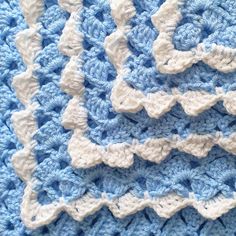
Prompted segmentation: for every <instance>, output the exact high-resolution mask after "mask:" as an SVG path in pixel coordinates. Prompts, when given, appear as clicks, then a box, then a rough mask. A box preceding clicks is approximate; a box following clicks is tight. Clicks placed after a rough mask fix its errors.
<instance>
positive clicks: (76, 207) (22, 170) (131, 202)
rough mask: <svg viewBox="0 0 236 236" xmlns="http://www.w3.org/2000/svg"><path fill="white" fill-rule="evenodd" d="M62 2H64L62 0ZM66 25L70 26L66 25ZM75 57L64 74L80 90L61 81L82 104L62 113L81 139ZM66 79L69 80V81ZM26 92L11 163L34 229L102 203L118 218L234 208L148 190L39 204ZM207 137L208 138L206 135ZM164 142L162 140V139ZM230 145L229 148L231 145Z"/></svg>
mask: <svg viewBox="0 0 236 236" xmlns="http://www.w3.org/2000/svg"><path fill="white" fill-rule="evenodd" d="M38 1H40V0H38ZM62 2H64V1H62ZM65 2H67V1H66V0H65ZM72 9H74V8H72ZM71 17H72V18H73V17H74V14H72V15H71ZM67 27H69V26H68V25H67ZM63 32H68V31H67V30H66V29H65V30H63ZM30 45H33V44H31V43H29V42H28V46H30ZM66 48H68V45H67V46H66ZM30 51H31V50H29V52H30ZM36 51H37V50H36ZM36 51H35V54H34V55H36V53H37V52H36ZM68 52H71V50H69V51H68ZM33 59H34V57H32V60H33ZM77 59H78V58H77V57H76V56H72V57H71V60H70V63H68V64H67V66H66V68H67V70H65V73H64V75H66V74H67V73H69V74H70V73H72V74H71V75H73V76H72V77H71V79H73V80H72V82H74V85H75V86H78V89H79V90H77V91H76V89H75V88H76V87H73V86H72V89H71V86H70V84H69V85H68V84H67V83H66V84H67V85H68V86H69V87H67V86H66V84H64V86H65V90H67V91H71V94H73V96H74V98H73V99H71V101H70V103H74V102H76V103H77V102H78V99H79V101H80V105H81V106H77V109H76V112H74V113H71V114H70V118H71V119H72V121H71V119H69V120H67V119H68V118H69V117H68V115H64V122H65V124H66V125H68V126H70V127H74V128H78V127H79V128H78V129H77V130H76V131H75V134H76V135H80V136H81V138H83V131H84V129H86V127H87V124H86V111H85V110H84V108H83V106H82V105H83V102H82V100H81V99H80V97H82V96H83V88H81V85H82V83H81V81H82V80H81V78H82V77H81V75H80V74H79V72H78V68H77V63H76V62H77ZM70 70H71V71H70ZM27 71H28V69H27ZM29 73H30V74H31V75H32V71H31V70H29ZM23 74H24V73H22V75H23ZM74 76H75V77H74ZM64 79H66V77H65V76H64ZM26 80H28V82H29V83H28V84H31V82H32V81H33V82H32V83H33V84H34V85H35V78H34V77H32V76H26ZM66 81H67V82H68V80H66ZM69 81H70V80H69ZM64 82H65V81H64ZM16 87H17V86H16ZM29 87H31V86H29ZM33 87H34V86H33ZM36 87H37V86H36ZM62 87H63V83H62ZM15 89H16V90H17V92H18V94H20V95H21V93H23V91H24V90H21V89H20V90H18V88H15ZM25 91H26V92H27V93H29V94H28V95H27V96H26V97H27V98H28V99H26V100H27V101H25V100H24V99H21V101H22V102H24V104H25V105H26V109H25V110H23V111H20V112H16V113H14V115H13V117H12V120H13V124H14V128H15V132H16V134H17V136H18V137H19V139H20V141H21V142H22V144H23V145H24V149H22V150H20V151H18V152H17V154H16V155H15V157H14V158H13V165H14V168H15V169H16V171H17V172H18V174H19V176H20V177H21V178H22V179H23V180H24V181H25V182H26V188H25V191H24V196H23V201H22V205H21V217H22V220H23V222H24V223H25V225H26V226H27V227H29V228H32V229H35V228H38V227H40V226H42V225H45V224H48V223H50V222H51V221H52V220H53V219H55V218H56V217H57V216H58V214H59V213H60V212H61V211H67V212H68V214H70V215H71V216H72V217H73V218H74V219H75V220H79V221H81V220H83V218H84V217H86V216H88V215H90V214H93V213H94V212H96V211H98V210H99V209H100V208H101V207H102V206H105V205H106V206H108V207H109V209H110V210H111V212H112V213H113V214H114V216H116V217H119V218H122V217H125V216H127V215H130V214H133V213H135V212H137V211H140V210H142V209H143V208H145V207H152V208H153V209H154V210H155V211H156V212H157V214H159V215H160V216H162V217H167V218H169V217H171V216H172V215H173V214H175V213H176V212H177V211H179V210H180V209H182V208H185V207H186V206H193V207H194V208H196V209H197V210H198V211H199V212H200V213H201V214H202V215H203V216H205V217H207V218H210V219H215V218H217V217H219V216H220V215H222V214H223V213H225V212H227V211H229V210H230V209H231V208H233V207H234V206H235V205H236V199H227V198H225V197H223V196H218V197H216V198H214V199H212V200H209V201H198V200H197V199H196V198H195V197H194V196H193V195H192V194H191V196H190V198H182V197H180V196H178V195H177V194H169V195H167V196H165V197H161V198H156V199H154V198H151V197H150V196H148V194H147V193H146V194H145V197H144V198H142V199H139V198H137V197H135V196H133V195H132V194H131V193H127V194H125V195H124V196H122V197H120V198H116V199H112V200H111V199H109V198H108V197H107V196H106V194H102V197H101V198H100V199H97V198H94V197H92V196H91V195H85V196H83V197H82V198H80V199H78V200H76V201H74V202H71V203H66V202H65V201H63V199H59V201H58V202H53V203H51V204H48V205H41V204H39V203H38V201H37V193H36V192H34V191H33V186H35V184H36V183H37V180H36V179H34V178H32V172H33V170H34V168H35V165H36V163H35V159H34V156H33V153H32V148H33V147H34V145H35V143H34V142H33V141H32V136H33V134H34V132H35V130H36V129H37V127H36V126H35V125H36V122H35V120H34V117H33V111H34V110H35V109H36V107H37V104H30V98H31V97H32V96H33V95H34V94H35V92H36V91H34V90H32V89H26V90H25ZM75 92H76V95H75V94H74V93H75ZM20 97H24V96H23V95H22V96H20ZM67 112H68V110H67ZM77 112H78V113H77ZM65 113H66V112H65ZM78 118H79V120H80V121H81V122H79V123H77V119H78ZM74 121H76V122H74ZM84 121H85V123H84ZM207 138H208V139H209V137H207ZM235 139H236V136H235ZM152 141H154V142H155V141H156V140H152ZM163 141H164V142H165V140H163ZM226 142H227V140H226ZM120 145H123V146H124V144H120ZM149 145H150V144H149ZM151 146H152V143H151ZM184 146H185V144H183V148H185V147H184ZM124 147H126V146H124ZM117 148H118V149H117V150H116V151H117V152H118V150H119V149H120V146H119V145H118V146H117ZM159 148H160V149H162V148H163V147H161V146H159ZM229 148H231V146H230V147H229ZM200 149H201V147H200ZM142 150H143V149H142ZM125 151H126V150H125V149H124V152H125ZM143 151H145V150H143ZM155 151H156V149H155ZM22 153H23V154H22ZM91 154H94V153H93V152H91ZM122 154H124V156H126V153H122ZM132 158H133V157H132ZM88 206H90V207H88Z"/></svg>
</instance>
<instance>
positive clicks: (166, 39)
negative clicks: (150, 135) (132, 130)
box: [107, 0, 236, 118]
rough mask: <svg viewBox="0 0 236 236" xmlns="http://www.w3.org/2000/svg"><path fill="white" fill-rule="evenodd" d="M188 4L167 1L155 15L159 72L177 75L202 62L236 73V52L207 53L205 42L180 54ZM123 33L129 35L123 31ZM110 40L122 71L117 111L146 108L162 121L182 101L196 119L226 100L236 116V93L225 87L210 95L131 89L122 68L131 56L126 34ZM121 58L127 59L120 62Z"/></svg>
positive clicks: (112, 55)
mask: <svg viewBox="0 0 236 236" xmlns="http://www.w3.org/2000/svg"><path fill="white" fill-rule="evenodd" d="M184 1H186V0H167V1H166V2H165V3H164V4H163V5H162V6H161V7H160V9H159V10H158V11H157V12H156V13H155V14H154V15H153V16H152V22H153V24H154V26H155V27H156V28H157V30H158V31H159V36H158V37H157V39H156V40H155V42H154V44H153V55H154V58H155V59H156V64H157V70H159V71H160V72H162V73H169V74H176V73H179V72H183V71H184V70H186V69H187V68H189V67H191V66H192V65H193V64H195V63H197V62H198V61H201V60H202V61H203V62H204V63H206V64H208V65H210V66H211V67H213V68H216V69H218V70H220V71H223V72H231V71H235V70H236V49H232V48H228V47H223V46H219V45H213V49H212V51H211V52H206V50H205V49H204V45H203V44H202V43H200V44H198V46H197V47H196V48H194V49H193V50H191V51H187V52H183V51H178V50H176V49H175V48H174V45H173V42H172V37H173V34H174V32H175V29H176V27H177V25H178V23H179V22H180V21H181V19H182V15H181V10H180V9H181V5H183V3H184ZM169 16H171V17H169ZM123 33H125V32H124V31H123ZM120 39H122V50H120V51H117V50H116V47H117V46H116V47H115V45H116V44H119V43H120V42H121V41H120ZM109 40H110V41H111V42H110V44H111V45H114V48H112V47H110V48H109V49H110V50H108V51H107V53H108V55H109V56H110V58H111V61H112V62H113V64H114V65H116V67H117V68H119V70H118V76H117V78H116V82H115V84H114V87H113V90H112V95H111V101H112V105H113V107H114V109H115V110H116V111H117V112H131V113H136V112H138V111H140V110H142V109H143V108H145V109H146V111H147V113H148V115H149V116H150V117H153V118H159V117H160V116H161V115H163V114H165V113H166V112H168V111H170V110H171V108H172V107H173V106H174V105H175V104H176V103H177V102H178V103H180V104H181V105H182V107H183V109H184V111H185V112H186V113H187V114H188V115H191V116H196V115H198V114H199V113H201V112H203V111H204V110H207V109H209V108H210V107H212V106H213V105H215V104H216V103H217V102H218V101H223V103H224V106H225V108H226V110H227V111H228V112H229V113H231V114H233V115H236V92H235V91H230V92H226V93H225V92H224V91H223V89H222V88H216V94H210V93H208V92H206V91H188V92H185V93H182V92H180V91H179V90H178V89H173V90H172V92H171V93H170V94H168V93H166V92H164V91H160V92H155V93H148V94H147V95H145V94H144V93H143V92H142V91H139V90H136V89H134V88H131V87H130V86H129V85H128V84H127V83H126V82H125V81H124V80H123V78H124V76H125V75H126V74H127V73H128V71H127V69H124V68H122V64H123V62H124V61H125V59H127V57H128V56H129V54H130V53H129V50H128V47H127V43H126V38H125V35H122V31H120V37H119V38H117V35H115V34H113V37H112V36H111V37H110V38H109ZM117 52H118V53H117ZM117 58H122V59H123V60H116V59H117Z"/></svg>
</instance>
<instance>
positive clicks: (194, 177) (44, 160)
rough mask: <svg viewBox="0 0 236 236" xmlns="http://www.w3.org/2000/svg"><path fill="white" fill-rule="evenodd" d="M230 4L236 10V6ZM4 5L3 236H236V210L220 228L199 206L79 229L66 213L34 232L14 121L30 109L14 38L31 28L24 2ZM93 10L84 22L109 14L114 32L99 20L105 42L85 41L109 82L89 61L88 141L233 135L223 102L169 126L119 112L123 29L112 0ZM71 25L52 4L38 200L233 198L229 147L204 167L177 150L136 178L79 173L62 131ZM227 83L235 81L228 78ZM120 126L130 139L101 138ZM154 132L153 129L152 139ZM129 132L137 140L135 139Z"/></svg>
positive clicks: (0, 24) (105, 215)
mask: <svg viewBox="0 0 236 236" xmlns="http://www.w3.org/2000/svg"><path fill="white" fill-rule="evenodd" d="M135 2H137V3H136V7H137V12H141V10H140V9H143V8H145V9H148V10H150V9H149V8H148V7H150V6H153V5H150V4H147V5H145V3H142V2H140V3H139V2H138V1H135ZM227 2H230V1H227ZM92 3H93V4H97V5H99V7H95V6H94V7H93V8H92V9H90V5H91V4H92ZM230 3H232V4H233V3H234V1H233V2H232V1H231V2H230ZM0 4H1V5H0V16H1V18H0V32H3V34H0V176H1V178H0V216H1V217H0V235H3V236H8V235H9V236H10V235H11V236H26V235H32V236H40V235H52V236H53V235H54V236H58V235H66V236H73V235H88V236H90V235H91V236H92V235H105V236H110V235H111V236H118V235H121V236H129V235H132V236H135V235H137V236H139V235H141V236H142V235H143V236H152V235H157V236H159V235H160V236H171V235H180V236H183V235H191V236H192V235H193V236H195V235H196V236H198V235H199V236H200V235H201V236H203V235H220V236H221V235H222V236H223V235H234V234H236V230H235V226H234V221H235V217H236V210H235V209H234V210H231V211H230V212H229V213H227V214H226V215H224V216H222V217H220V218H219V219H218V220H215V221H210V220H206V219H204V218H203V217H202V216H200V215H199V214H198V213H197V212H196V210H194V209H192V208H186V209H184V210H182V211H180V212H179V213H177V214H176V215H175V216H174V217H172V218H171V219H168V220H166V219H163V218H160V217H159V216H157V215H156V213H155V212H154V211H153V210H151V209H145V210H142V211H141V212H139V213H136V214H135V215H132V216H129V217H126V218H124V219H116V218H114V217H113V216H112V215H111V213H110V212H109V210H108V209H106V208H103V209H101V210H100V211H99V212H97V213H95V214H94V215H92V216H89V217H87V218H86V219H85V220H84V221H82V222H77V221H75V220H73V219H72V218H71V217H69V216H68V215H67V214H65V213H63V214H61V215H60V216H59V217H58V219H57V220H56V221H54V222H53V223H51V224H49V225H46V226H44V227H41V228H39V229H37V230H29V229H26V228H25V226H24V224H23V222H22V221H21V218H20V203H21V201H22V196H23V190H24V187H25V185H24V183H23V182H22V181H21V180H20V179H19V178H18V177H17V175H16V174H15V172H14V170H13V168H12V164H11V156H12V155H13V154H14V153H15V152H16V151H17V150H21V149H22V145H21V144H20V143H19V141H18V140H17V138H16V135H15V134H14V131H13V127H12V123H11V120H10V118H11V116H12V114H13V113H14V112H15V111H19V110H22V109H23V108H24V107H23V105H22V104H20V102H19V101H18V99H17V98H16V95H15V92H14V88H13V86H12V79H13V77H14V76H15V75H17V74H20V73H22V72H23V71H25V69H26V68H25V65H24V64H23V61H22V59H21V57H20V55H19V53H18V51H17V49H16V46H15V40H14V39H15V35H16V33H18V32H19V31H21V30H23V29H25V28H26V24H25V22H24V19H23V17H22V14H21V11H20V8H19V5H18V4H19V3H18V1H15V0H12V1H8V0H0ZM142 4H143V5H142ZM222 4H224V3H222ZM225 4H226V3H225ZM84 5H85V7H84V9H83V11H82V16H83V17H86V16H88V15H89V16H90V17H91V18H90V17H89V18H88V19H86V20H87V21H86V20H84V24H91V19H92V22H94V13H95V12H96V13H97V10H98V9H99V10H101V9H103V11H104V12H102V13H101V12H100V13H99V14H97V15H96V17H97V19H98V21H101V20H102V21H103V22H104V25H105V26H106V27H104V28H102V25H99V22H97V23H98V26H100V27H101V29H100V31H99V32H100V34H99V35H96V37H97V40H96V41H94V40H93V38H92V37H88V36H89V34H87V35H86V36H87V37H85V39H84V45H85V46H86V47H85V49H87V50H85V52H84V54H83V59H84V61H87V60H88V59H89V58H93V59H94V61H92V63H98V64H97V65H98V66H100V68H101V70H100V72H101V74H98V75H97V74H96V75H94V76H92V74H91V73H89V68H91V64H89V62H88V63H85V64H84V65H83V70H84V72H86V73H85V85H86V91H85V100H86V104H85V106H86V108H87V109H88V112H89V120H88V124H89V127H90V128H89V132H88V134H87V135H88V137H89V138H91V140H94V141H95V142H98V143H99V144H101V145H106V144H108V143H115V142H121V141H122V138H123V137H124V139H123V140H124V141H130V140H131V139H132V138H134V137H136V136H137V137H138V138H139V139H140V141H144V140H145V139H146V138H147V137H163V136H165V137H168V136H170V135H172V134H173V133H174V134H176V133H178V134H180V135H181V137H186V136H187V135H188V134H189V133H194V132H199V134H205V133H214V132H216V131H222V132H223V133H224V135H226V136H227V135H229V134H230V133H232V132H233V131H234V130H235V122H234V117H233V116H231V115H228V114H227V113H226V111H225V109H224V108H223V106H222V104H217V105H216V106H215V107H214V108H212V109H210V110H209V111H207V112H205V113H203V114H202V115H200V116H199V117H197V118H190V117H188V116H186V115H185V114H184V113H183V111H181V109H180V108H179V107H178V106H176V107H175V108H174V109H173V110H172V111H171V112H170V113H168V114H166V116H164V117H163V118H161V120H162V121H161V122H163V123H159V126H158V124H157V123H158V122H160V121H158V120H153V119H149V118H147V115H146V113H145V112H144V111H142V112H140V113H138V114H134V115H131V114H125V115H122V114H119V115H117V114H116V113H114V111H113V110H112V108H111V104H110V100H109V97H110V90H111V88H112V81H113V80H114V79H115V76H116V73H115V70H114V67H113V66H112V64H111V63H110V62H109V60H108V57H107V55H106V54H105V52H104V49H103V47H102V41H103V40H104V38H105V36H106V35H107V34H110V33H111V32H113V31H114V30H115V25H114V22H113V21H112V18H111V16H110V13H108V12H109V8H108V4H107V2H106V1H105V0H104V1H103V0H96V1H88V0H87V1H84ZM153 7H154V6H153ZM226 7H228V5H226ZM232 9H234V8H232ZM87 14H88V15H87ZM68 17H69V15H68V13H66V12H65V11H63V10H62V9H60V8H59V7H58V3H57V1H49V0H47V1H45V13H44V15H43V16H42V17H41V18H40V20H39V21H40V22H41V23H42V26H43V27H42V29H41V30H40V34H41V36H42V38H43V39H42V46H43V50H42V51H41V52H40V53H39V54H38V55H37V58H36V60H35V62H36V63H38V64H39V65H40V68H39V69H37V70H36V71H35V75H36V77H37V78H38V82H39V85H40V91H39V93H38V94H37V95H36V96H35V97H34V98H33V101H37V102H38V103H39V105H40V107H39V108H38V109H37V110H36V112H35V117H36V120H37V123H38V126H39V129H38V131H37V132H36V134H35V136H34V140H35V141H36V142H37V145H36V147H35V150H34V151H35V155H36V158H37V167H36V169H35V172H34V174H33V177H35V178H37V179H38V180H39V185H38V186H36V187H35V190H36V191H38V193H39V195H38V201H39V202H40V203H41V204H48V203H50V202H52V201H57V200H58V198H59V197H61V196H63V197H64V199H65V200H66V201H68V202H69V201H71V200H74V199H77V198H79V197H80V196H82V195H83V194H84V193H85V192H90V193H91V194H92V195H93V196H95V197H100V195H101V192H107V193H108V196H109V197H110V198H114V197H117V196H122V195H123V194H124V193H125V192H127V191H131V192H132V193H133V194H135V195H136V196H138V197H142V196H143V193H144V191H146V190H148V191H149V193H150V195H152V196H154V197H156V196H162V195H165V194H167V193H168V192H173V191H174V192H177V193H178V194H179V195H181V196H185V197H188V194H189V192H190V191H193V192H194V193H195V194H196V196H197V197H198V198H199V199H205V200H206V199H210V198H212V197H213V196H216V195H217V194H219V193H221V194H223V195H224V196H226V197H232V194H233V192H235V188H236V184H235V183H236V179H235V173H236V170H235V168H236V162H235V156H233V155H230V154H228V153H227V152H226V151H223V150H222V149H220V148H219V147H215V148H213V149H212V151H211V152H210V153H209V155H208V158H206V159H201V160H199V159H196V158H195V157H193V156H191V155H188V154H184V153H181V152H179V151H176V150H173V151H172V153H171V154H170V155H169V157H168V158H167V159H166V160H165V161H163V162H162V163H161V164H160V165H156V164H153V163H149V162H147V161H143V160H140V159H138V158H137V157H136V159H135V163H134V165H133V166H132V167H130V168H129V169H126V170H124V169H119V168H111V167H107V166H105V165H100V166H97V167H94V168H90V169H87V170H81V169H74V168H72V167H71V166H70V157H69V155H68V153H67V143H68V140H69V139H70V138H71V133H72V132H71V131H68V130H65V129H64V128H63V127H62V125H61V116H62V114H63V112H64V110H65V107H66V106H67V103H68V101H69V99H70V96H68V95H67V94H65V93H63V92H62V91H61V90H60V87H59V81H60V76H61V72H62V71H63V69H64V67H65V65H66V63H67V62H68V58H67V57H65V56H63V55H62V54H61V53H60V52H59V50H58V48H57V44H58V40H59V37H60V34H61V31H62V29H63V28H64V24H65V22H66V20H67V19H68ZM86 22H87V23H86ZM149 23H150V22H149ZM106 24H107V25H106ZM91 25H92V24H91ZM81 30H84V31H85V30H86V27H85V26H84V27H83V26H82V27H81ZM230 32H232V31H230ZM219 38H220V37H219ZM98 39H99V40H98ZM217 40H218V39H217ZM224 42H225V41H224ZM230 43H231V42H230ZM94 45H96V47H95V46H94ZM89 49H90V50H89ZM141 50H143V48H142V47H141ZM150 63H152V62H148V63H147V64H146V65H147V66H150ZM93 65H95V64H93ZM104 68H105V69H104ZM95 76H98V77H95ZM224 77H225V78H226V77H227V75H225V76H224ZM232 86H233V85H232ZM94 88H95V89H94ZM101 100H102V102H101ZM95 101H99V102H100V104H101V105H99V102H98V103H97V104H98V106H95V105H94V106H95V107H96V109H97V110H95V109H94V108H93V107H91V103H92V102H93V103H94V102H95ZM105 118H106V122H105ZM95 120H96V122H95ZM107 120H109V121H107ZM185 120H186V121H185ZM118 121H119V123H121V125H122V127H123V130H122V127H121V128H120V126H119V127H118V129H121V132H120V133H118V132H117V131H118V129H117V130H116V129H113V131H112V132H113V133H112V132H106V134H101V132H104V131H105V130H109V129H112V127H114V126H117V124H118V123H116V122H118ZM130 123H132V127H133V126H134V124H135V128H132V129H131V125H130ZM173 123H176V127H174V129H173V128H171V129H169V130H168V129H167V130H164V129H163V130H161V127H162V126H166V127H170V126H171V125H169V126H168V124H172V125H173ZM147 127H151V128H150V131H148V129H147ZM140 129H143V131H141V130H140ZM145 129H146V131H145V132H144V130H145ZM175 129H176V130H175ZM93 130H95V131H93ZM93 132H94V133H93ZM127 133H128V135H127V136H125V135H126V134H127ZM114 134H116V135H115V136H114ZM158 135H160V136H158ZM140 137H141V138H140ZM102 139H103V140H102Z"/></svg>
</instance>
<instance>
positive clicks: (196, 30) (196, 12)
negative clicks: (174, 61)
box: [124, 0, 236, 94]
mask: <svg viewBox="0 0 236 236" xmlns="http://www.w3.org/2000/svg"><path fill="white" fill-rule="evenodd" d="M163 2H164V1H163V0H159V1H155V0H152V1H149V2H148V3H144V2H143V1H139V0H134V1H133V3H134V6H135V9H136V15H135V16H134V17H133V18H132V19H131V20H130V23H129V25H130V26H131V30H130V31H129V32H128V34H127V37H128V47H129V49H130V50H131V52H132V55H130V56H129V57H128V59H127V61H126V62H125V65H124V67H125V68H128V69H129V73H128V74H127V75H126V76H125V77H124V80H125V81H126V82H127V83H128V84H129V86H130V87H132V88H135V89H137V90H140V91H143V92H144V93H145V94H147V93H154V92H157V91H166V92H167V93H170V92H171V89H173V88H178V90H179V91H181V92H182V93H184V92H187V91H199V90H201V91H206V92H208V93H211V94H215V92H216V91H215V88H216V87H220V88H223V90H224V91H225V92H228V91H234V90H235V82H236V72H231V73H223V72H219V71H217V70H216V69H212V68H210V67H209V66H208V65H206V64H204V63H203V62H199V63H197V64H195V65H193V66H192V67H191V68H189V69H187V70H185V71H184V72H182V73H178V74H173V75H171V74H170V75H168V74H162V73H160V72H159V71H157V70H156V62H155V59H154V57H153V55H152V47H153V42H154V41H155V40H156V38H157V36H158V32H157V30H156V28H155V27H154V26H153V24H152V22H151V16H152V15H153V14H154V13H155V12H156V11H157V10H158V9H159V7H160V6H161V5H162V4H163ZM150 6H151V7H150ZM235 7H236V6H235V1H234V0H231V1H230V0H229V1H220V0H217V1H213V0H207V1H199V0H193V1H185V3H184V4H183V6H182V7H181V12H182V15H183V19H182V20H181V22H180V23H179V24H178V26H177V28H176V30H175V33H174V36H173V43H174V46H175V48H176V49H178V50H180V51H188V50H190V49H192V48H194V47H196V46H197V44H198V43H200V42H203V43H204V45H205V46H206V47H207V48H209V50H210V48H211V45H212V44H213V43H215V44H218V45H222V46H227V47H230V48H235V47H236V40H235V34H236V27H235V22H236V16H235V13H234V10H235Z"/></svg>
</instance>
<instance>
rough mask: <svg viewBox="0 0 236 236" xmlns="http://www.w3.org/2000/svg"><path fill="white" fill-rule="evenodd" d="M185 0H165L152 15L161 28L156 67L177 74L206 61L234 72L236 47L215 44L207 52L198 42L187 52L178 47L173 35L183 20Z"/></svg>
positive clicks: (155, 53) (223, 70) (153, 20)
mask: <svg viewBox="0 0 236 236" xmlns="http://www.w3.org/2000/svg"><path fill="white" fill-rule="evenodd" d="M185 1H186V0H166V1H165V2H164V3H163V4H162V5H161V7H160V9H159V10H158V11H157V12H156V13H155V14H154V15H153V16H152V23H153V24H154V26H155V27H156V28H157V30H158V31H159V36H158V37H157V39H156V40H155V42H154V44H153V55H154V57H155V59H156V64H157V69H158V70H159V71H160V72H161V73H168V74H176V73H179V72H183V71H184V70H186V69H187V68H189V67H191V66H192V65H193V64H195V63H197V62H199V61H203V62H204V63H206V64H208V65H209V66H211V67H212V68H215V69H217V70H219V71H222V72H224V73H229V72H233V71H235V70H236V49H232V48H229V47H224V46H222V45H216V44H213V45H212V50H211V51H210V52H207V50H206V49H205V46H204V44H203V43H199V44H198V45H197V47H196V48H194V49H192V50H190V51H186V52H184V51H179V50H176V49H175V47H174V45H173V42H172V36H173V34H174V31H175V29H176V27H177V25H178V23H179V22H180V21H181V19H182V14H181V6H182V5H183V4H184V2H185ZM170 15H171V17H169V16H170Z"/></svg>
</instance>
